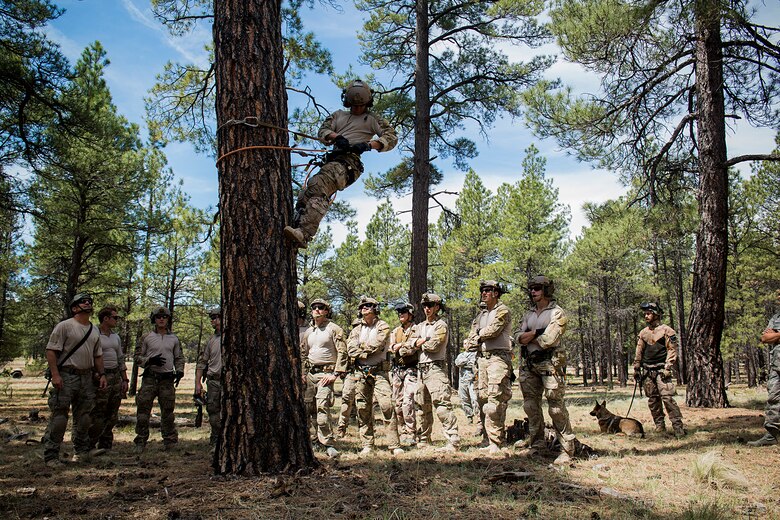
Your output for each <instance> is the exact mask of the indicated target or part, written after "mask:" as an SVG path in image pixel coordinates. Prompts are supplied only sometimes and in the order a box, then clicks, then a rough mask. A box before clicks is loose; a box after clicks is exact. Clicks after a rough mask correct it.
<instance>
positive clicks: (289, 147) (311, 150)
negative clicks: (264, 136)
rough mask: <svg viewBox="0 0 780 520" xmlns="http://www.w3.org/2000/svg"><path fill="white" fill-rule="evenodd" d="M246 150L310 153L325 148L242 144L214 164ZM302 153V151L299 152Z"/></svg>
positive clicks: (321, 151) (319, 151) (318, 151)
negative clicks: (241, 146) (242, 145)
mask: <svg viewBox="0 0 780 520" xmlns="http://www.w3.org/2000/svg"><path fill="white" fill-rule="evenodd" d="M246 150H290V151H291V152H293V153H301V152H304V153H305V152H310V153H323V152H327V150H314V149H310V148H297V147H294V146H276V145H270V144H264V145H258V146H244V147H243V148H237V149H235V150H232V151H230V152H228V153H226V154H225V155H223V156H221V157H219V158H218V159H217V162H216V163H215V164H219V161H221V160H222V159H224V158H225V157H227V156H229V155H233V154H234V153H238V152H243V151H246ZM301 155H303V153H301Z"/></svg>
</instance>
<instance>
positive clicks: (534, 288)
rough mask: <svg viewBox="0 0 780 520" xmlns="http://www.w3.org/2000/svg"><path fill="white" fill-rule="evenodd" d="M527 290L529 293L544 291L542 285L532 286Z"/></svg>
mask: <svg viewBox="0 0 780 520" xmlns="http://www.w3.org/2000/svg"><path fill="white" fill-rule="evenodd" d="M528 290H529V291H542V290H544V286H543V285H533V286H531V287H529V288H528Z"/></svg>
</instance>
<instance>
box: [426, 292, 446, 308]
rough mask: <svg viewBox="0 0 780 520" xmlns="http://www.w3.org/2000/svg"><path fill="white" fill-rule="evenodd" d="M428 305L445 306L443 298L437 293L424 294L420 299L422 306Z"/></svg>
mask: <svg viewBox="0 0 780 520" xmlns="http://www.w3.org/2000/svg"><path fill="white" fill-rule="evenodd" d="M426 303H438V304H439V305H440V306H441V307H443V306H444V301H442V299H441V296H439V295H438V294H436V293H423V295H422V298H420V305H423V306H425V304H426Z"/></svg>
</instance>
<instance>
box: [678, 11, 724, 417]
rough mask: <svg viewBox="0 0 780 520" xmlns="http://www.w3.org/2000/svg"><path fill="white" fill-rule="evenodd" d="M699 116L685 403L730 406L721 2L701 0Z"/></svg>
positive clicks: (709, 406)
mask: <svg viewBox="0 0 780 520" xmlns="http://www.w3.org/2000/svg"><path fill="white" fill-rule="evenodd" d="M695 10H696V13H695V15H696V28H695V30H696V93H697V96H696V104H697V110H698V117H697V120H696V127H697V134H698V144H699V149H698V151H699V157H698V159H699V188H698V190H697V194H696V198H697V200H698V202H699V214H700V216H701V220H700V222H699V229H698V233H697V236H696V259H695V261H694V267H693V291H692V300H693V306H692V308H691V315H690V323H689V327H688V332H689V334H690V349H691V366H690V367H688V389H687V392H686V399H685V401H686V403H687V405H688V406H692V407H706V408H723V407H727V406H728V405H729V403H728V398H727V396H726V385H725V383H724V378H723V358H722V356H721V352H720V340H721V336H722V334H723V320H724V316H725V310H724V302H725V298H726V257H727V254H728V248H727V246H728V189H729V188H728V176H727V168H726V125H725V107H724V97H723V52H722V40H721V36H720V13H719V11H718V10H719V3H718V2H715V1H714V0H697V2H696V5H695Z"/></svg>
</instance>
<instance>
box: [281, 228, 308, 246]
mask: <svg viewBox="0 0 780 520" xmlns="http://www.w3.org/2000/svg"><path fill="white" fill-rule="evenodd" d="M284 236H286V237H287V238H288V239H289V240H290V242H292V243H293V244H294V245H295V246H296V247H298V249H306V246H307V245H308V244H307V243H306V237H304V236H303V231H301V230H300V229H299V228H293V227H290V226H284Z"/></svg>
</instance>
